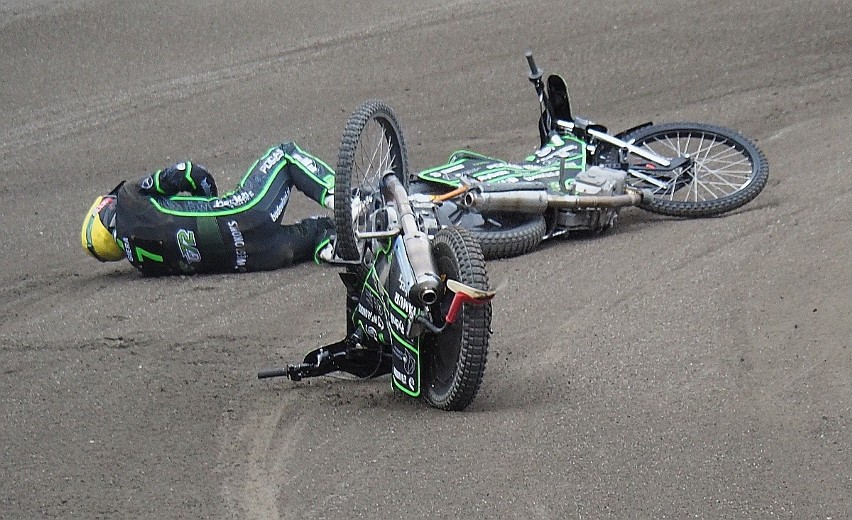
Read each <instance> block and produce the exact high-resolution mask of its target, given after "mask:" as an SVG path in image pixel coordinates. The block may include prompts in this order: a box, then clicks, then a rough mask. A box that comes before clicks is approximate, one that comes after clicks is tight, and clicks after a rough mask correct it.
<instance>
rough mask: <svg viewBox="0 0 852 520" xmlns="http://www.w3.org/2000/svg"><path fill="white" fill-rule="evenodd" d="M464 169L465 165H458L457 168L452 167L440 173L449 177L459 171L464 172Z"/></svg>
mask: <svg viewBox="0 0 852 520" xmlns="http://www.w3.org/2000/svg"><path fill="white" fill-rule="evenodd" d="M463 169H464V164H457V165H455V166H450V167H449V168H444V169H443V170H440V171H439V172H438V173H441V174H443V175H447V174H449V173H453V172H457V171H459V170H463Z"/></svg>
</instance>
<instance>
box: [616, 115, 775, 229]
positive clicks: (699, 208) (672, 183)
mask: <svg viewBox="0 0 852 520" xmlns="http://www.w3.org/2000/svg"><path fill="white" fill-rule="evenodd" d="M622 139H624V140H625V141H628V142H630V141H633V144H634V145H636V146H638V147H640V148H644V149H646V150H650V151H652V152H654V153H656V154H658V155H661V156H663V157H671V158H676V157H686V156H688V157H689V158H690V161H689V162H688V163H687V165H686V166H685V167H683V168H676V169H674V170H672V171H667V170H664V169H655V168H654V165H653V164H648V161H647V160H646V159H643V158H642V157H639V156H637V155H634V154H630V155H629V156H628V162H629V163H630V168H631V170H633V171H636V172H638V173H639V175H636V174H628V176H627V182H628V184H630V185H631V186H633V187H635V188H638V189H641V190H643V191H644V192H645V193H646V194H649V195H650V196H648V197H643V199H642V202H641V203H640V205H639V207H641V208H642V209H645V210H647V211H650V212H652V213H658V214H661V215H671V216H675V217H711V216H715V215H719V214H722V213H725V212H728V211H732V210H734V209H737V208H739V207H740V206H743V205H744V204H746V203H747V202H749V201H751V200H752V199H754V198H755V197H757V195H758V194H759V193H760V192H761V190H763V188H764V186H766V181H767V179H768V177H769V166H768V164H767V161H766V156H765V155H764V154H763V152H762V151H761V150H760V149H759V148H758V147H757V145H756V144H755V143H754V142H753V141H752V140H751V139H749V138H747V137H745V136H744V135H742V134H740V133H739V132H737V131H735V130H731V129H728V128H723V127H720V126H715V125H709V124H705V123H665V124H659V125H650V126H646V127H642V128H638V129H636V130H634V131H632V132H629V133H628V134H627V135H625V136H622ZM642 176H644V178H643V177H642Z"/></svg>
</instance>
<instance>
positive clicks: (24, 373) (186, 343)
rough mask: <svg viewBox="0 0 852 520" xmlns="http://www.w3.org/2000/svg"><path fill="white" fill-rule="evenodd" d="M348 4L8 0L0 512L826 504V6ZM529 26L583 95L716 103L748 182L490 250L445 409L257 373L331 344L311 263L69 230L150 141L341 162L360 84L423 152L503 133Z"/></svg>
mask: <svg viewBox="0 0 852 520" xmlns="http://www.w3.org/2000/svg"><path fill="white" fill-rule="evenodd" d="M149 4H156V6H154V5H151V6H149ZM188 4H192V6H191V7H190V6H189V5H188ZM362 4H365V3H364V2H355V3H345V2H344V3H340V2H335V3H330V2H327V3H322V2H315V1H307V0H294V1H291V2H287V3H286V5H282V3H280V2H273V1H269V0H250V1H247V2H224V1H218V0H216V1H214V0H208V1H206V2H195V3H193V2H178V1H174V0H172V1H165V2H156V3H149V2H135V3H133V2H104V1H94V0H93V1H84V0H77V1H66V2H55V1H47V0H42V1H12V2H3V4H2V5H0V48H2V49H3V52H2V53H0V77H2V81H0V99H2V104H0V110H1V111H2V112H1V113H0V116H2V117H0V219H2V222H3V228H4V234H3V236H5V237H6V238H5V239H4V243H5V245H4V247H3V252H2V254H0V404H2V406H0V461H2V463H0V468H2V473H0V518H9V519H29V518H54V517H56V518H86V519H89V518H158V519H162V518H216V519H220V518H221V519H227V518H239V519H272V518H276V519H277V518H299V519H306V518H317V519H319V518H406V519H412V518H542V519H580V518H583V519H585V518H687V517H690V518H692V517H698V518H779V517H780V518H814V519H816V518H833V519H840V518H849V517H850V515H852V498H850V497H852V454H850V434H852V432H850V424H852V420H850V419H852V409H850V407H852V349H850V337H852V326H850V323H852V320H850V317H849V316H850V310H852V261H850V249H852V225H850V224H852V218H850V211H849V207H850V205H852V190H850V183H849V178H850V177H849V175H850V170H852V152H850V146H849V137H850V135H852V38H851V37H850V35H852V4H850V2H849V1H848V0H843V1H830V0H825V1H816V0H814V1H797V2H776V1H774V0H757V1H754V2H738V3H736V4H737V5H732V4H734V3H733V2H722V1H705V2H701V3H700V4H698V3H693V2H675V1H650V0H646V1H639V2H632V3H630V4H629V5H627V4H625V3H623V2H617V1H610V0H603V1H599V2H568V3H564V2H562V3H558V4H559V6H557V5H556V4H557V3H553V2H551V3H536V2H520V1H513V0H468V1H464V0H462V1H457V2H452V6H450V5H449V3H448V2H443V1H439V0H420V1H418V2H415V3H413V4H412V3H409V2H392V1H388V0H377V1H373V2H369V3H368V4H369V5H367V6H364V5H362ZM531 4H532V5H531ZM332 5H333V7H332ZM528 47H529V48H532V49H534V50H535V51H536V57H537V58H538V61H539V64H540V65H541V66H542V67H543V68H544V69H545V71H547V72H561V73H563V74H564V75H565V77H566V78H567V79H568V82H569V84H570V88H571V92H572V97H573V100H574V104H575V112H577V113H580V114H583V115H586V116H587V117H591V118H593V119H595V120H597V121H601V122H604V123H607V124H608V125H609V127H610V128H612V129H613V130H621V129H623V128H626V127H629V126H632V125H634V124H638V123H641V122H644V121H646V120H649V119H652V120H654V121H656V122H664V121H676V120H697V121H706V122H712V123H716V124H720V125H724V126H729V127H733V128H737V129H739V130H740V131H742V132H744V133H745V134H747V135H750V136H752V137H753V138H755V139H756V140H757V142H758V144H759V145H760V146H761V148H762V149H763V150H764V151H765V152H766V154H767V157H768V159H769V161H770V181H769V185H768V186H767V187H766V189H765V191H764V192H763V193H762V194H761V195H760V196H759V197H758V198H757V199H756V200H755V201H753V202H752V203H750V204H748V205H747V206H746V207H744V208H743V209H741V210H739V211H736V212H734V213H732V214H730V215H728V216H725V217H723V218H716V219H708V220H696V221H683V220H678V219H668V218H659V217H654V216H652V215H649V214H646V213H643V212H641V211H638V210H628V211H624V212H623V213H622V218H621V221H620V226H619V228H618V229H617V230H616V231H615V232H614V233H612V234H610V235H608V236H605V237H601V238H598V239H593V240H570V239H568V240H559V241H555V242H551V243H548V244H546V245H545V246H544V247H542V248H540V249H539V250H538V251H536V252H535V253H533V254H530V255H528V256H525V257H523V258H517V259H513V260H504V261H497V262H491V263H489V266H488V267H489V274H490V276H491V280H492V284H493V285H495V286H499V287H500V288H501V292H500V295H499V296H498V299H497V300H496V301H495V304H494V325H493V328H494V335H493V337H492V341H491V351H490V358H489V363H488V370H487V373H486V377H485V381H484V385H483V388H482V391H481V393H480V395H479V396H478V398H477V400H476V401H475V402H474V404H473V406H472V407H471V408H470V409H469V410H468V411H466V412H464V413H452V414H451V413H443V412H438V411H435V410H432V409H429V408H427V407H425V406H424V405H422V404H420V403H412V402H409V401H406V400H403V399H402V398H398V397H395V396H393V395H392V392H391V390H390V387H389V385H390V383H389V381H388V379H386V378H383V379H379V380H376V381H372V382H368V383H355V382H350V381H344V380H338V379H329V378H326V379H317V380H313V381H308V382H303V383H301V384H294V383H290V382H288V381H277V382H271V383H270V382H259V381H257V380H256V379H255V372H256V370H257V369H260V368H265V367H268V366H274V365H276V364H280V363H284V362H287V361H290V362H294V361H298V360H300V359H301V357H302V355H303V354H304V352H306V351H307V350H309V349H312V348H314V347H316V346H318V345H320V344H323V343H328V342H331V341H333V340H336V339H338V336H340V334H342V332H343V330H344V317H343V299H342V298H343V287H342V285H341V284H340V282H339V280H338V279H337V275H336V272H337V271H336V269H335V268H333V267H329V266H317V265H302V266H297V267H294V268H292V269H288V270H283V271H278V272H273V273H261V274H250V275H234V276H207V277H188V278H187V277H183V278H171V279H143V278H141V277H140V276H138V275H137V274H136V272H135V271H134V270H133V269H132V268H131V267H130V266H129V265H128V264H126V263H120V264H108V265H103V264H98V263H97V262H94V261H93V260H91V259H90V258H87V257H86V256H85V255H84V254H83V252H82V250H81V249H80V244H79V225H80V220H81V217H82V214H83V212H84V211H85V210H86V208H87V207H88V205H89V204H90V202H91V200H92V199H93V198H94V197H95V196H96V195H98V194H99V193H101V192H103V191H106V190H109V189H110V188H112V187H113V186H114V185H115V184H117V183H118V182H119V181H120V180H122V179H134V178H138V177H140V176H142V175H143V174H145V173H147V172H148V171H150V170H152V169H155V168H159V167H163V166H166V165H168V164H171V163H173V162H175V161H177V160H180V159H183V158H190V159H193V160H195V161H198V162H201V163H203V164H205V165H207V166H208V167H209V168H210V169H211V170H212V171H214V172H217V179H218V181H219V185H220V186H222V187H227V186H232V185H234V184H235V183H236V181H237V179H238V178H239V177H240V176H241V175H242V173H243V172H244V171H245V169H246V168H248V166H249V165H250V164H251V163H252V162H253V160H254V159H255V158H256V157H257V156H258V154H260V153H262V152H263V151H264V150H266V149H267V148H268V146H270V145H272V144H275V143H277V142H280V141H283V140H295V141H297V142H298V143H299V144H300V145H302V146H303V147H305V148H306V149H308V150H311V151H313V152H315V153H317V154H318V155H320V156H321V157H323V158H326V159H327V161H328V162H329V163H330V164H332V165H333V164H335V162H336V157H337V145H338V142H339V138H340V134H341V132H342V129H343V124H344V122H345V120H346V117H347V116H348V114H349V113H350V112H351V111H352V110H353V109H354V108H355V107H356V106H357V105H358V104H359V103H360V102H361V101H363V100H365V99H368V98H380V99H383V100H384V101H386V102H388V103H389V104H390V105H391V106H393V107H394V108H395V109H396V111H397V112H398V114H399V116H400V118H401V119H402V121H403V124H404V127H405V130H406V132H407V139H408V141H409V148H410V154H411V162H412V164H413V166H415V167H418V168H425V167H427V166H430V165H434V164H438V163H440V162H443V161H444V160H445V159H446V157H447V156H448V155H449V153H450V152H451V151H452V150H454V149H457V148H462V147H466V148H470V149H474V150H477V151H480V152H482V153H486V154H489V155H495V156H500V157H505V158H508V159H513V158H520V157H522V156H523V155H524V154H526V153H527V152H529V151H530V150H532V149H533V148H534V147H535V145H536V141H537V134H536V130H535V117H536V114H537V113H536V101H535V98H534V95H533V92H532V89H531V87H530V85H529V84H528V83H527V81H526V69H525V62H524V60H523V52H524V50H525V49H527V48H528ZM317 211H319V210H318V209H317V208H316V207H314V206H313V205H312V203H310V202H309V201H307V199H305V198H304V197H299V198H296V200H294V202H293V203H292V204H291V206H290V208H289V209H288V212H289V213H288V214H289V215H290V219H291V220H293V219H296V218H299V217H302V216H305V215H308V214H311V213H314V212H317Z"/></svg>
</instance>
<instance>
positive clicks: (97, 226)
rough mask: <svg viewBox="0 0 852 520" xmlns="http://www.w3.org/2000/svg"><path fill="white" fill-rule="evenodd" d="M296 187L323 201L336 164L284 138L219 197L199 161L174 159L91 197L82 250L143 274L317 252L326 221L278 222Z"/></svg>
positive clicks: (285, 261) (254, 267)
mask: <svg viewBox="0 0 852 520" xmlns="http://www.w3.org/2000/svg"><path fill="white" fill-rule="evenodd" d="M294 186H295V187H296V188H297V189H298V190H299V191H301V192H302V193H304V194H305V195H307V196H308V197H310V198H311V199H313V200H315V201H316V202H318V203H320V204H321V205H323V206H325V207H330V206H331V200H333V197H332V195H331V193H330V192H331V190H332V188H333V186H334V172H333V171H332V170H331V168H329V167H328V166H327V165H326V164H325V163H323V162H322V161H321V160H320V159H318V158H316V157H314V156H313V155H311V154H309V153H307V152H305V151H304V150H302V149H300V148H299V147H298V146H297V145H296V144H295V143H292V142H288V143H283V144H281V145H279V146H275V147H273V148H271V149H270V150H269V151H267V152H266V154H264V155H263V156H262V157H261V158H260V159H258V160H257V162H255V164H254V165H253V166H252V167H251V168H250V169H249V171H248V173H246V175H245V176H244V177H243V179H242V180H241V182H240V184H239V186H238V187H237V189H236V190H235V191H232V192H230V193H226V194H225V195H223V196H221V197H219V196H218V192H217V188H216V182H215V181H214V180H213V176H212V175H210V173H209V172H207V170H206V169H205V168H204V167H203V166H201V165H198V164H194V163H191V162H189V161H185V162H182V163H178V164H176V165H174V166H172V167H170V168H167V169H164V170H158V171H157V172H155V173H153V174H152V175H149V176H147V177H144V178H143V179H140V180H139V181H137V182H135V183H126V182H121V183H120V184H119V185H118V186H116V187H115V189H113V190H112V191H111V192H110V193H109V194H107V195H104V196H101V197H98V198H97V199H96V200H95V202H94V204H92V207H91V208H89V211H88V213H87V214H86V217H85V219H84V221H83V228H82V231H81V240H82V244H83V248H84V249H85V250H86V251H87V252H88V253H89V254H91V255H92V256H93V257H95V258H97V259H98V260H100V261H101V262H113V261H118V260H121V259H122V258H127V260H129V261H130V263H131V264H133V266H134V267H136V268H137V269H138V270H139V271H140V272H141V273H142V274H144V275H146V276H147V275H152V276H157V275H166V274H194V273H214V272H220V273H221V272H247V271H264V270H271V269H278V268H281V267H287V266H289V265H292V264H294V263H297V262H303V261H306V260H310V259H311V258H313V259H314V260H317V259H318V255H319V253H320V251H321V250H323V249H325V248H326V246H328V244H329V242H330V239H331V237H332V234H333V232H334V223H333V221H332V220H331V219H330V218H328V217H311V218H307V219H304V220H302V221H300V222H298V223H296V224H292V225H283V224H282V223H281V220H282V215H283V214H284V209H285V208H286V207H287V203H288V201H289V200H290V192H291V190H292V188H293V187H294ZM181 193H188V194H189V195H181ZM324 256H325V255H324Z"/></svg>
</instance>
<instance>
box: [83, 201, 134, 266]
mask: <svg viewBox="0 0 852 520" xmlns="http://www.w3.org/2000/svg"><path fill="white" fill-rule="evenodd" d="M115 201H116V198H115V195H112V194H110V195H106V196H104V197H98V198H97V199H95V203H94V204H92V207H90V208H89V211H88V212H87V213H86V217H85V218H84V219H83V229H82V230H81V231H80V239H81V240H82V242H83V249H85V250H86V252H88V253H89V254H90V255H92V256H93V257H95V258H97V259H98V260H100V261H101V262H115V261H117V260H121V259H122V258H124V250H123V249H122V248H121V246H119V245H118V242H116V240H115V237H113V235H112V232H110V230H109V229H107V227H106V226H105V225H104V222H103V219H104V218H105V217H106V218H107V219H112V217H113V216H114V215H115Z"/></svg>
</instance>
